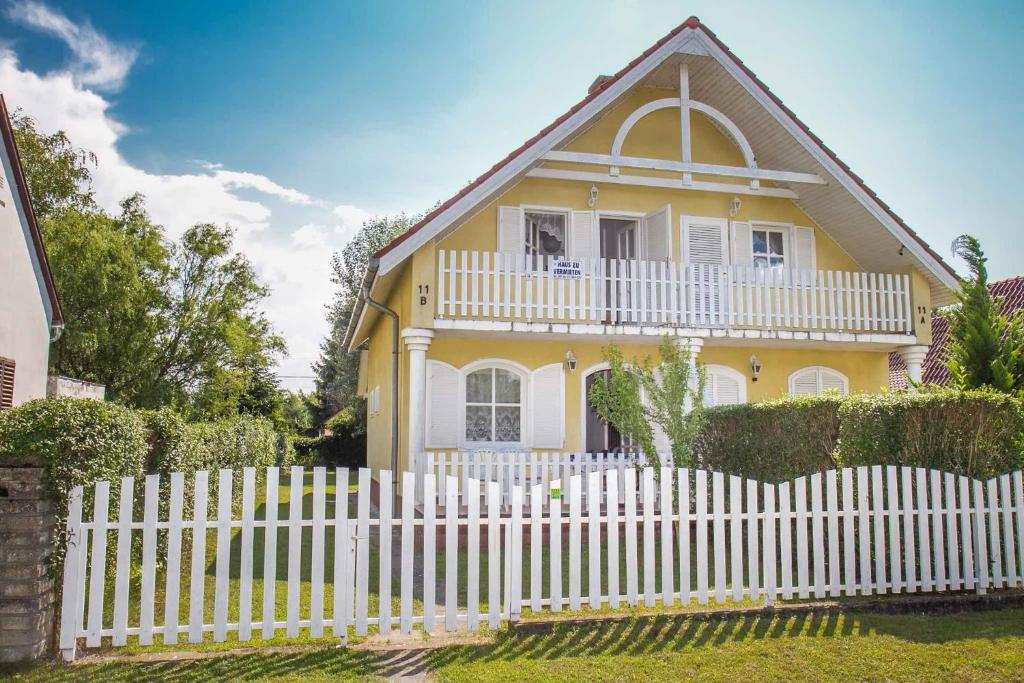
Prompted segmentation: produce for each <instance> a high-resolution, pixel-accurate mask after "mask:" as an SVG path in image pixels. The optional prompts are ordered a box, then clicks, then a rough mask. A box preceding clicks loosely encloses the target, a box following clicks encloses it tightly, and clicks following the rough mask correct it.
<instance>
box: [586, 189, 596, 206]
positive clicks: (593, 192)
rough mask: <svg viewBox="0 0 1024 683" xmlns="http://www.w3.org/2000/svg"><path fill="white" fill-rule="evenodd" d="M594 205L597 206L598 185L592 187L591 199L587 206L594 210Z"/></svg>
mask: <svg viewBox="0 0 1024 683" xmlns="http://www.w3.org/2000/svg"><path fill="white" fill-rule="evenodd" d="M594 204H597V185H591V186H590V198H589V199H588V200H587V206H589V207H590V208H591V209H592V208H594Z"/></svg>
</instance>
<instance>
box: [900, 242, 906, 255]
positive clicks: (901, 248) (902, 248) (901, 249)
mask: <svg viewBox="0 0 1024 683" xmlns="http://www.w3.org/2000/svg"><path fill="white" fill-rule="evenodd" d="M904 249H906V247H904V246H903V245H902V244H901V245H900V256H903V251H904Z"/></svg>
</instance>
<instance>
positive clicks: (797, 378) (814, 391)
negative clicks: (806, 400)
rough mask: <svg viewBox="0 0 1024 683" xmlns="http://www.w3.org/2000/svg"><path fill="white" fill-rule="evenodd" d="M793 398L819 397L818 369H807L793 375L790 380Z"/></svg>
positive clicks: (790, 390)
mask: <svg viewBox="0 0 1024 683" xmlns="http://www.w3.org/2000/svg"><path fill="white" fill-rule="evenodd" d="M789 393H790V395H791V396H817V395H818V369H817V368H807V369H806V370H801V371H800V372H798V373H796V374H795V375H793V376H792V377H791V378H790V380H789Z"/></svg>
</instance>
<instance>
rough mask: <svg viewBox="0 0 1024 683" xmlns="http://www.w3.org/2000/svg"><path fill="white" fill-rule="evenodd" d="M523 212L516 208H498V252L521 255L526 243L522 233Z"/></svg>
mask: <svg viewBox="0 0 1024 683" xmlns="http://www.w3.org/2000/svg"><path fill="white" fill-rule="evenodd" d="M523 230H524V228H523V210H522V209H521V208H519V207H518V206H499V207H498V251H500V252H501V253H503V254H522V253H523V248H524V245H525V243H526V236H525V233H524V232H523Z"/></svg>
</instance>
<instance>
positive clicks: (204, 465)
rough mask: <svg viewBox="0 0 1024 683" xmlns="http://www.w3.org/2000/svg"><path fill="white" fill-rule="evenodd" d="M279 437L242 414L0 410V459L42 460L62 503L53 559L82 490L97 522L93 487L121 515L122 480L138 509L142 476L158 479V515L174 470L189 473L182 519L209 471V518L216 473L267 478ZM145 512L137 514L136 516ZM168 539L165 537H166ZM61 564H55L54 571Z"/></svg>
mask: <svg viewBox="0 0 1024 683" xmlns="http://www.w3.org/2000/svg"><path fill="white" fill-rule="evenodd" d="M282 441H283V440H282V439H281V438H279V436H278V435H277V433H275V431H274V429H273V425H272V424H271V423H270V422H269V421H268V420H264V419H261V418H255V417H251V416H247V415H241V416H238V417H236V418H232V419H225V420H219V421H217V422H209V423H194V424H190V423H187V422H185V421H184V420H183V419H182V417H181V416H180V415H178V414H177V413H176V412H174V411H173V410H171V409H162V410H158V411H136V410H131V409H129V408H124V407H122V406H119V405H117V404H114V403H106V402H102V401H93V400H89V399H75V398H56V399H46V400H37V401H30V402H28V403H26V404H24V405H21V406H18V407H17V408H14V409H12V410H5V411H2V412H0V460H3V459H8V460H11V459H23V458H29V457H37V458H41V459H42V460H43V463H44V465H45V467H46V473H47V482H48V485H49V487H50V490H51V492H52V493H53V495H54V498H55V500H56V501H57V525H58V526H57V529H58V538H57V541H56V542H57V546H56V552H55V556H54V559H55V561H56V562H59V560H60V559H61V558H62V557H63V550H64V547H65V545H66V543H65V541H66V539H65V537H64V536H65V527H66V520H67V496H68V493H69V492H70V490H71V489H72V488H74V487H75V486H79V485H82V486H84V487H85V499H84V504H83V516H84V517H86V518H87V519H88V518H91V516H92V512H91V510H92V490H91V487H90V484H92V483H93V482H96V481H100V480H103V479H106V480H108V481H110V484H111V496H110V500H111V509H112V510H115V509H116V505H117V503H116V501H117V500H118V497H119V495H120V491H119V489H120V482H121V478H122V477H135V480H136V487H135V488H136V504H137V507H139V506H140V505H141V502H142V496H141V492H142V486H143V478H144V475H146V474H159V475H161V477H160V493H161V496H160V510H161V513H162V514H166V512H167V507H168V493H169V490H170V477H169V476H168V475H169V474H170V473H171V472H183V473H184V474H185V481H186V483H185V490H186V495H185V514H186V515H190V514H191V505H192V495H191V491H192V490H193V488H192V479H193V475H194V474H195V472H196V471H198V470H203V469H205V470H209V471H210V473H211V475H210V496H209V501H210V506H211V508H210V512H212V511H213V510H214V509H215V506H216V500H217V496H216V492H217V474H216V471H217V470H219V469H241V468H243V467H255V468H256V473H257V478H258V479H262V478H264V476H265V474H266V468H267V467H269V466H272V465H275V464H279V462H280V461H281V460H282V459H283V456H286V455H287V452H284V451H282V445H281V444H282ZM233 493H234V496H233V497H234V501H235V504H236V507H237V505H238V504H239V502H240V500H241V475H240V474H239V475H237V476H236V477H235V481H234V482H233ZM140 512H141V508H140V509H138V510H136V514H139V513H140ZM161 540H163V538H161ZM55 566H56V565H55Z"/></svg>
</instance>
